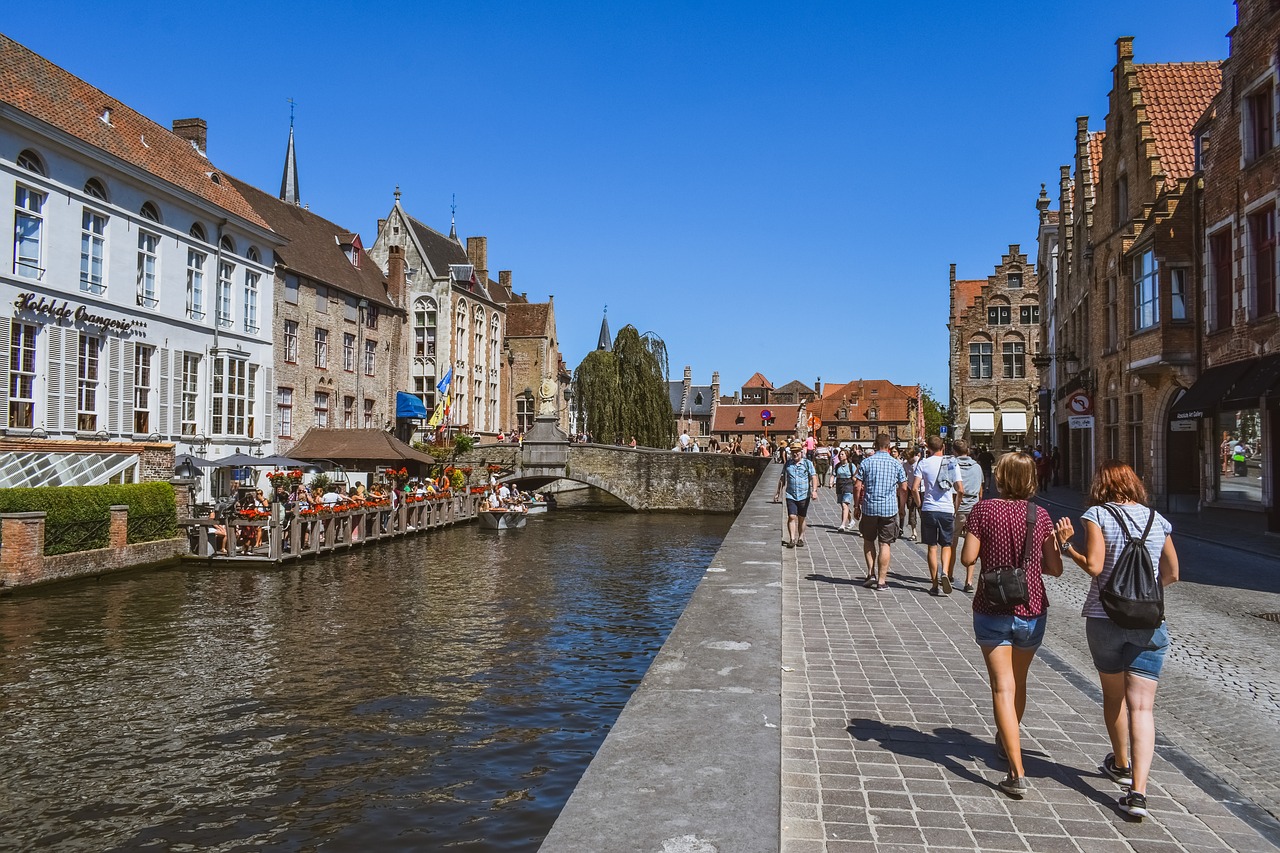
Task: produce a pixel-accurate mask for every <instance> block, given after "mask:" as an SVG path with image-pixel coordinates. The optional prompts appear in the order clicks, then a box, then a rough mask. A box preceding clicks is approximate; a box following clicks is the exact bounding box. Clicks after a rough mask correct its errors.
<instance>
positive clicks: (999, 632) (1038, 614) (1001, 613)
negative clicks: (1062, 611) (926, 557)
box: [960, 453, 1062, 798]
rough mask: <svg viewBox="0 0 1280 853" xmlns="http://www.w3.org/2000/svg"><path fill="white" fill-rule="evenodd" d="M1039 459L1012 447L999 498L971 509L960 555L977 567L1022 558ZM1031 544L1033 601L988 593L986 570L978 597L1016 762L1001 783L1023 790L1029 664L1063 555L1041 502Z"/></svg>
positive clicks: (985, 652) (1000, 724)
mask: <svg viewBox="0 0 1280 853" xmlns="http://www.w3.org/2000/svg"><path fill="white" fill-rule="evenodd" d="M1036 485H1037V484H1036V462H1035V459H1033V458H1032V457H1031V456H1030V455H1028V454H1025V453H1006V454H1005V455H1004V456H1002V457H1001V458H1000V462H999V463H998V464H997V465H996V489H997V490H998V491H999V493H1000V497H999V498H990V499H988V500H984V501H979V502H978V505H977V506H975V507H974V508H973V511H972V512H970V513H969V529H968V534H967V536H966V538H965V540H964V552H963V553H962V554H961V555H960V562H961V563H963V564H964V566H965V568H967V569H971V568H972V566H973V564H974V563H976V562H977V561H978V559H979V557H981V559H982V569H983V571H984V572H985V571H987V570H988V569H994V568H997V567H1000V566H1017V565H1019V564H1020V563H1021V562H1022V552H1023V543H1024V542H1025V541H1026V537H1027V535H1028V532H1027V502H1028V501H1029V500H1030V499H1031V496H1032V495H1034V494H1035V491H1036ZM1035 520H1036V521H1035V525H1034V527H1033V528H1032V530H1031V532H1030V535H1031V537H1032V538H1031V543H1030V545H1031V547H1030V548H1028V549H1027V550H1028V552H1029V554H1028V557H1027V562H1026V564H1025V565H1024V566H1023V568H1024V569H1026V573H1027V603H1026V604H1019V605H1016V606H1013V607H1007V606H1002V605H999V604H996V603H994V602H992V601H988V600H987V596H986V588H985V587H984V585H983V584H982V583H981V578H979V583H978V591H977V594H976V595H975V596H974V597H973V633H974V637H975V639H977V641H978V646H979V647H980V648H981V649H982V657H983V659H984V660H985V661H986V662H987V674H988V676H989V677H990V679H991V704H992V705H993V706H994V710H995V716H996V731H998V732H999V734H1000V744H998V745H1003V753H1004V755H1003V756H1002V757H1005V758H1006V759H1007V760H1008V762H1009V774H1008V775H1007V776H1006V777H1005V778H1004V779H1002V780H1001V781H1000V784H999V787H1000V790H1002V791H1004V792H1005V793H1006V794H1008V795H1009V796H1011V797H1014V798H1021V797H1023V796H1024V795H1025V794H1026V793H1027V791H1029V790H1031V786H1030V785H1029V784H1028V783H1027V779H1026V776H1025V774H1024V772H1023V767H1022V741H1021V738H1020V736H1019V732H1018V726H1019V725H1020V724H1021V722H1022V715H1023V712H1025V711H1026V709H1027V670H1028V669H1030V668H1031V661H1032V659H1034V658H1035V656H1036V650H1037V649H1039V648H1040V643H1041V642H1042V641H1043V640H1044V629H1045V620H1046V619H1047V617H1048V612H1047V611H1048V609H1049V598H1048V596H1047V595H1046V594H1045V591H1044V577H1043V575H1044V574H1049V575H1052V576H1054V577H1055V578H1056V577H1058V576H1059V575H1061V574H1062V556H1061V555H1060V554H1059V553H1058V547H1057V544H1058V543H1057V541H1056V540H1055V537H1054V531H1053V520H1052V519H1051V518H1049V513H1048V512H1046V511H1045V510H1044V508H1043V507H1036V508H1035Z"/></svg>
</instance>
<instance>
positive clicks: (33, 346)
mask: <svg viewBox="0 0 1280 853" xmlns="http://www.w3.org/2000/svg"><path fill="white" fill-rule="evenodd" d="M39 335H40V327H39V326H37V325H36V324H34V323H24V322H22V321H21V320H10V321H9V352H7V353H5V357H6V358H8V359H9V389H8V390H9V411H8V421H7V422H8V424H9V429H35V425H36V376H37V375H38V372H39V370H38V368H39V356H40V350H39V343H38V341H39Z"/></svg>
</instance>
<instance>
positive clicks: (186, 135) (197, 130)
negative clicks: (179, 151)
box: [173, 118, 209, 155]
mask: <svg viewBox="0 0 1280 853" xmlns="http://www.w3.org/2000/svg"><path fill="white" fill-rule="evenodd" d="M173 133H174V135H175V136H181V137H182V138H183V139H185V140H187V141H188V142H190V143H193V144H194V145H195V146H196V150H197V151H199V152H200V153H201V155H203V154H204V153H205V151H207V150H208V145H209V125H207V124H206V123H205V120H204V119H202V118H175V119H174V120H173Z"/></svg>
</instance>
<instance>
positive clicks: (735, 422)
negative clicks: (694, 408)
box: [711, 374, 808, 453]
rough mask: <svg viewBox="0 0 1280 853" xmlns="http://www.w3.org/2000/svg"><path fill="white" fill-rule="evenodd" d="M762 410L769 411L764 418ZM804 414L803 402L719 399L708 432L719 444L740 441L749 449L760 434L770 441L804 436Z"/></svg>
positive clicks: (750, 450)
mask: <svg viewBox="0 0 1280 853" xmlns="http://www.w3.org/2000/svg"><path fill="white" fill-rule="evenodd" d="M756 375H757V376H758V375H759V374H756ZM765 412H768V413H769V419H768V421H767V422H766V421H765V420H764V419H763V415H764V413H765ZM805 417H806V414H805V405H804V403H798V404H786V403H782V404H777V405H775V404H772V403H768V404H762V403H739V402H736V401H730V402H725V401H724V400H723V399H722V400H721V401H720V402H719V404H718V405H717V406H716V413H715V420H714V421H713V422H712V424H711V432H712V434H713V435H714V436H715V437H716V439H717V440H718V441H719V442H720V444H721V445H723V446H726V447H728V446H732V444H733V443H734V442H741V444H742V450H743V452H744V453H752V452H754V451H755V447H756V441H757V440H758V439H761V438H768V439H769V442H770V444H775V445H776V444H777V443H778V442H779V441H790V440H791V439H793V438H804V437H805V436H806V435H808V430H807V428H806V427H805Z"/></svg>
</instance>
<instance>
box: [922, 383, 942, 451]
mask: <svg viewBox="0 0 1280 853" xmlns="http://www.w3.org/2000/svg"><path fill="white" fill-rule="evenodd" d="M920 405H922V406H924V434H925V437H926V438H927V437H929V436H931V435H939V434H941V431H942V425H943V424H945V423H946V422H947V407H946V406H944V405H942V404H941V403H939V402H938V401H937V400H936V399H934V397H933V391H932V390H931V389H930V388H928V387H924V388H921V389H920Z"/></svg>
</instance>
